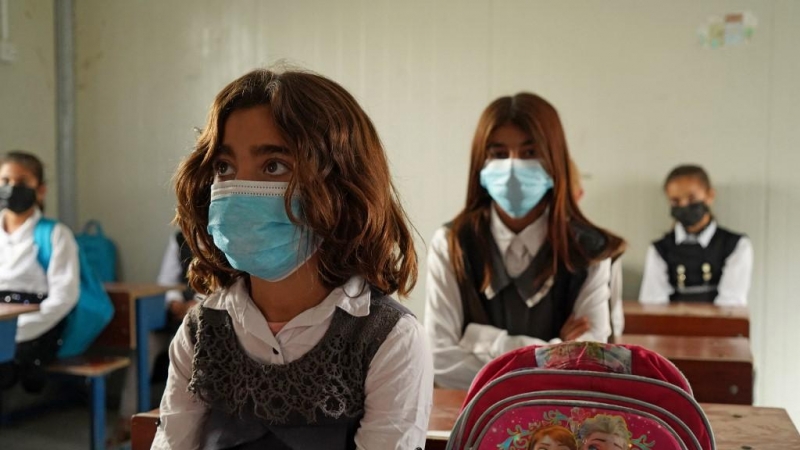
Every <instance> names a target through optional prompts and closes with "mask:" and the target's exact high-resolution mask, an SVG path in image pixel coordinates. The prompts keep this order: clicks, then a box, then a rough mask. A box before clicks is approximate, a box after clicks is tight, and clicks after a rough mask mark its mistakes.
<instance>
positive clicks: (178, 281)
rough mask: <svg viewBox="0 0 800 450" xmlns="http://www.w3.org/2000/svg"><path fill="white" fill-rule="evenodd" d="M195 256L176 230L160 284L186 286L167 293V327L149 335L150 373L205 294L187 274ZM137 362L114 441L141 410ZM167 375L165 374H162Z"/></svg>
mask: <svg viewBox="0 0 800 450" xmlns="http://www.w3.org/2000/svg"><path fill="white" fill-rule="evenodd" d="M191 260H192V251H191V249H190V248H189V245H188V244H187V243H186V239H185V238H184V237H183V233H181V232H180V231H178V232H176V233H173V234H172V236H170V239H169V242H168V243H167V249H166V251H165V252H164V257H163V259H162V261H161V269H160V270H159V273H158V284H160V285H162V286H177V285H184V286H185V288H184V289H183V290H179V289H172V290H169V291H167V293H166V295H165V301H166V304H165V307H166V309H167V327H166V329H165V330H164V332H159V333H150V334H149V335H148V345H149V351H148V355H149V357H150V361H149V364H148V366H149V369H150V370H149V373H153V371H154V369H155V368H156V367H163V366H162V365H160V364H157V363H156V361H157V360H158V361H162V358H163V360H166V358H167V356H166V351H167V349H168V347H169V343H170V342H171V341H172V336H174V335H175V332H176V331H177V330H178V327H179V326H180V324H181V322H183V319H184V318H185V317H186V313H187V312H188V311H189V309H190V308H191V307H192V306H194V305H196V304H197V301H198V300H199V299H200V298H201V296H198V295H197V294H196V293H195V291H194V289H192V288H191V287H190V286H189V279H188V277H187V274H188V270H189V263H190V262H191ZM136 370H137V368H136V362H135V361H133V362H132V364H131V366H130V367H128V370H127V373H126V375H125V385H124V387H123V390H122V399H121V401H120V408H119V409H120V421H119V424H118V425H117V430H116V434H115V436H114V438H113V440H112V441H111V443H112V444H117V443H122V442H125V441H127V440H129V439H130V425H131V420H130V418H131V416H133V415H134V414H136V412H137V411H136V410H137V400H138V397H137V394H138V390H137V378H136ZM165 372H166V369H165V368H164V369H163V371H158V373H155V374H154V377H158V376H161V377H163V376H165ZM162 379H163V378H162Z"/></svg>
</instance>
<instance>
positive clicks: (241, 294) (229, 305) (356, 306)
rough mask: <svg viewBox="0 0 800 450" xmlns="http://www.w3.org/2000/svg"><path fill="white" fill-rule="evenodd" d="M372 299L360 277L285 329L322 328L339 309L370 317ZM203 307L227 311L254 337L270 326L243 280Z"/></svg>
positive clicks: (300, 315)
mask: <svg viewBox="0 0 800 450" xmlns="http://www.w3.org/2000/svg"><path fill="white" fill-rule="evenodd" d="M371 297H372V293H371V291H370V288H369V284H368V283H367V282H366V280H364V279H363V278H362V277H359V276H355V277H352V278H350V280H348V281H347V282H346V283H345V284H344V285H342V286H340V287H338V288H336V289H334V290H332V291H331V293H330V294H328V296H327V297H325V299H324V300H323V301H322V302H320V304H319V305H317V306H315V307H313V308H309V309H307V310H305V311H303V312H302V313H300V314H298V315H297V316H296V317H294V318H293V319H292V320H290V321H289V322H288V323H287V324H286V325H285V326H284V328H283V329H284V330H285V329H290V328H295V327H311V326H315V325H319V324H321V323H323V322H324V321H325V320H327V319H328V318H329V317H330V316H331V315H333V312H334V311H335V310H336V308H339V309H341V310H342V311H344V312H346V313H348V314H350V315H351V316H354V317H363V316H366V315H369V306H370V300H371ZM203 306H205V307H206V308H211V309H218V310H225V311H227V312H228V315H230V316H231V319H233V320H234V321H236V322H238V323H239V324H241V325H242V326H243V327H244V328H245V329H246V330H247V331H248V332H250V333H252V334H256V335H258V334H259V331H258V330H263V329H264V328H265V327H266V326H267V323H266V319H265V318H264V316H263V315H262V314H261V311H259V310H258V308H257V307H256V305H255V303H254V302H253V299H252V298H250V294H249V293H248V292H247V285H246V284H245V279H244V278H240V279H239V280H237V281H236V282H235V283H234V284H233V285H231V286H230V287H229V288H227V289H223V290H220V291H218V292H215V293H213V294H211V295H209V296H208V298H207V299H206V300H205V301H204V302H203ZM281 331H283V330H281Z"/></svg>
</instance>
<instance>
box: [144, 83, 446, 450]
mask: <svg viewBox="0 0 800 450" xmlns="http://www.w3.org/2000/svg"><path fill="white" fill-rule="evenodd" d="M176 191H177V196H178V213H177V217H176V222H177V223H178V225H179V226H180V227H181V229H182V231H183V235H184V236H185V238H186V242H187V243H188V245H189V246H190V247H191V250H192V253H193V255H194V259H193V261H192V264H191V267H190V269H189V282H190V283H191V286H192V287H193V288H194V289H195V290H196V291H197V292H199V293H201V294H207V295H208V296H207V297H206V298H205V299H204V300H202V302H201V303H200V304H199V305H198V306H197V307H194V308H192V310H191V311H190V312H189V314H188V315H187V317H186V319H185V320H184V322H183V324H182V325H181V327H180V329H179V330H178V332H177V334H176V336H175V338H174V340H173V342H172V344H171V346H170V370H169V377H168V380H167V387H166V392H165V394H164V398H163V400H162V402H161V423H160V425H159V429H158V433H157V435H156V438H155V441H154V444H153V448H154V449H198V448H199V449H209V450H217V449H219V450H222V449H237V450H245V449H265V448H268V449H300V450H302V449H317V448H325V449H356V448H359V449H360V448H367V449H415V448H421V447H423V446H424V443H425V434H426V430H427V423H428V416H429V413H430V406H431V400H432V391H433V367H432V361H431V357H430V352H429V350H428V348H427V344H426V341H425V337H424V332H423V331H422V328H421V325H420V324H419V323H418V322H417V320H416V319H415V318H414V316H413V315H412V314H411V313H409V311H408V310H407V309H405V308H404V307H403V306H401V305H400V304H399V303H397V302H396V301H394V300H393V299H392V298H390V297H389V295H390V294H393V293H395V292H396V293H398V294H400V295H402V296H404V295H406V294H408V292H409V291H410V290H411V288H412V287H413V285H414V283H415V281H416V269H417V261H416V253H415V251H414V245H413V240H412V236H411V233H410V231H409V229H410V227H409V225H408V220H407V218H406V215H405V213H404V211H403V209H402V207H401V206H400V203H399V202H398V200H397V195H396V193H395V190H394V187H393V186H392V182H391V177H390V174H389V169H388V164H387V160H386V155H385V154H384V150H383V148H382V146H381V143H380V140H379V138H378V135H377V133H376V131H375V128H374V127H373V125H372V123H371V121H370V120H369V118H368V117H367V115H366V114H365V113H364V111H363V110H362V109H361V107H360V106H359V105H358V104H357V103H356V101H355V99H353V97H352V96H351V95H350V94H349V93H348V92H346V91H345V90H344V89H343V88H342V87H341V86H339V85H338V84H336V83H334V82H333V81H331V80H328V79H326V78H323V77H321V76H319V75H315V74H311V73H305V72H300V71H285V72H275V71H271V70H256V71H253V72H250V73H248V74H246V75H244V76H243V77H241V78H239V79H237V80H236V81H234V82H232V83H231V84H229V85H228V86H226V87H225V88H224V89H223V90H222V91H221V92H220V93H219V94H218V95H217V97H216V99H215V101H214V104H213V106H212V108H211V113H210V114H209V119H208V123H207V124H206V127H205V129H204V131H203V132H202V134H201V135H200V137H199V140H198V143H197V147H196V149H195V150H194V152H193V153H192V154H191V155H189V157H188V158H187V159H186V160H185V161H184V162H183V163H182V164H181V166H180V168H179V169H178V173H177V175H176Z"/></svg>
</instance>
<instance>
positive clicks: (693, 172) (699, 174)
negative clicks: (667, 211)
mask: <svg viewBox="0 0 800 450" xmlns="http://www.w3.org/2000/svg"><path fill="white" fill-rule="evenodd" d="M683 177H693V178H696V179H697V180H698V181H699V182H700V183H701V184H702V185H703V186H704V187H705V188H706V190H708V189H711V179H709V178H708V173H706V170H705V169H703V168H702V167H700V166H698V165H693V164H684V165H681V166H678V167H676V168H674V169H672V171H671V172H670V173H669V175H667V180H666V181H664V189H666V188H667V185H668V184H670V183H671V182H672V181H673V180H675V179H677V178H683Z"/></svg>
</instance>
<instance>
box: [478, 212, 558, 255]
mask: <svg viewBox="0 0 800 450" xmlns="http://www.w3.org/2000/svg"><path fill="white" fill-rule="evenodd" d="M549 216H550V210H549V209H548V210H545V212H544V213H543V214H542V215H541V216H540V217H539V218H538V219H536V221H534V222H533V223H532V224H530V225H528V226H527V227H525V229H523V230H522V231H520V232H519V233H518V234H516V233H514V232H513V231H511V230H509V229H508V227H507V226H506V224H505V223H503V219H501V218H500V215H499V214H498V213H497V211H496V210H495V208H494V207H492V211H491V220H490V225H489V226H490V229H491V231H492V237H493V238H494V241H495V243H497V249H498V250H500V254H501V255H503V256H505V254H506V252H507V251H508V249H509V247H511V245H512V244H514V245H520V244H521V245H523V246H524V247H525V248H526V249H527V250H528V253H529V254H530V255H531V256H535V255H536V253H538V252H539V249H540V248H541V247H542V244H544V241H545V239H547V218H548V217H549Z"/></svg>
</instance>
